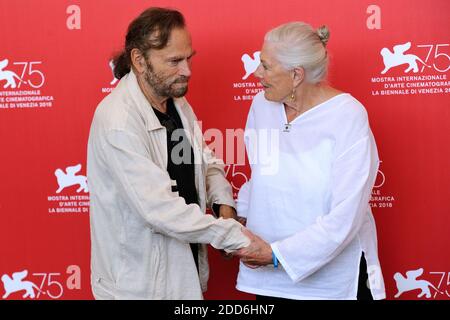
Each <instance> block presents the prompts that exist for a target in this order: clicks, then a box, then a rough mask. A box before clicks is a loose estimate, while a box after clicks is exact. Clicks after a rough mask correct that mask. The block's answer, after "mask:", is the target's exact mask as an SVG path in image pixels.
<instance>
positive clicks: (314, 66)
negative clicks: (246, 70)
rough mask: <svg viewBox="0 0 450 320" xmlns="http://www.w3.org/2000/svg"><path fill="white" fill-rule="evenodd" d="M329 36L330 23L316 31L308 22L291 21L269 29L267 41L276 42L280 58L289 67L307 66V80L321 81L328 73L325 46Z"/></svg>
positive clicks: (311, 81)
mask: <svg viewBox="0 0 450 320" xmlns="http://www.w3.org/2000/svg"><path fill="white" fill-rule="evenodd" d="M329 37H330V32H329V31H328V28H327V27H326V26H322V27H320V28H319V29H317V30H314V29H313V28H312V27H311V26H310V25H309V24H307V23H304V22H290V23H286V24H283V25H281V26H278V27H276V28H274V29H272V30H270V31H269V32H267V34H266V36H265V38H264V40H265V41H266V42H270V43H272V44H275V52H276V53H275V55H276V58H277V60H278V61H279V62H280V63H281V65H282V66H283V67H284V68H285V69H287V70H292V69H294V68H296V67H303V69H304V70H305V80H306V81H307V82H309V83H319V82H322V81H324V80H325V79H326V76H327V71H328V54H327V50H326V48H325V46H326V44H327V42H328V38H329Z"/></svg>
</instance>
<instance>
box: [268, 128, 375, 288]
mask: <svg viewBox="0 0 450 320" xmlns="http://www.w3.org/2000/svg"><path fill="white" fill-rule="evenodd" d="M377 169H378V155H377V152H376V146H375V142H374V140H373V137H372V135H371V134H368V135H366V136H364V137H362V138H360V139H359V140H358V141H357V142H355V143H354V144H353V145H352V146H351V147H349V148H348V149H347V150H346V151H345V152H343V154H341V155H340V156H339V157H338V158H337V159H336V160H335V161H334V163H333V168H332V178H331V179H332V185H331V193H332V194H331V206H330V211H329V212H328V213H327V214H325V215H322V216H319V217H318V218H317V220H316V222H315V223H314V224H312V225H311V226H309V227H307V228H306V229H304V230H302V231H299V232H297V233H295V234H294V235H292V236H291V237H288V238H286V239H283V240H281V241H277V242H274V243H272V244H271V246H272V249H273V251H274V253H275V254H276V256H277V258H278V259H279V260H280V262H281V264H282V265H283V267H284V268H285V270H286V271H287V273H288V274H289V276H290V278H291V279H292V280H293V281H295V282H296V281H301V280H303V279H305V278H306V277H308V276H309V275H311V274H313V273H314V272H315V271H317V270H318V269H320V268H321V267H323V266H324V265H325V264H327V263H328V262H330V261H331V260H332V259H333V258H335V257H336V256H337V255H339V253H340V252H342V250H343V249H345V247H346V246H347V245H348V244H349V243H350V242H351V241H352V240H353V239H354V238H355V236H356V235H357V234H358V232H359V230H360V228H361V226H362V224H363V222H364V220H365V218H366V217H365V216H366V215H367V212H368V207H369V204H368V202H369V199H370V194H371V190H372V187H373V184H374V182H375V177H376V173H377Z"/></svg>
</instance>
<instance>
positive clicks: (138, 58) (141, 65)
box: [130, 48, 147, 73]
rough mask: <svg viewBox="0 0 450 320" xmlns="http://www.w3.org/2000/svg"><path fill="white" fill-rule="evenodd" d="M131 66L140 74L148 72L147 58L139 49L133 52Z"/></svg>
mask: <svg viewBox="0 0 450 320" xmlns="http://www.w3.org/2000/svg"><path fill="white" fill-rule="evenodd" d="M130 55H131V64H132V65H133V67H134V69H135V70H136V71H137V72H138V73H144V72H145V71H146V70H147V64H146V63H145V57H144V55H143V54H142V51H141V50H139V49H138V48H134V49H132V50H131V53H130Z"/></svg>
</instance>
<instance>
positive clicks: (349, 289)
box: [236, 22, 386, 299]
mask: <svg viewBox="0 0 450 320" xmlns="http://www.w3.org/2000/svg"><path fill="white" fill-rule="evenodd" d="M328 38H329V31H328V29H327V28H326V27H321V28H319V29H318V30H314V29H313V28H312V27H311V26H310V25H308V24H305V23H302V22H292V23H287V24H284V25H281V26H279V27H277V28H275V29H273V30H271V31H269V32H268V33H267V34H266V36H265V39H264V40H265V41H264V44H263V47H262V50H261V56H260V57H261V64H260V65H259V67H258V69H257V70H256V72H255V75H256V77H258V78H259V79H260V81H261V84H262V85H263V87H264V91H263V92H260V93H259V94H257V95H256V96H255V98H254V100H253V103H252V106H251V108H250V111H249V115H248V119H247V124H246V130H245V143H246V147H247V153H248V156H249V160H250V165H251V170H252V173H251V179H250V180H249V181H248V182H247V183H246V184H244V185H243V186H242V187H241V190H240V191H239V196H238V215H239V216H240V217H243V218H246V219H247V220H246V226H247V228H248V230H250V231H251V232H248V231H246V234H247V235H248V236H249V237H251V240H252V244H251V245H250V246H249V247H247V248H243V249H241V250H239V251H238V252H237V255H238V256H239V257H240V258H241V264H240V268H239V275H238V279H237V286H236V288H237V289H238V290H240V291H244V292H248V293H253V294H256V295H257V299H264V298H268V297H269V298H274V297H275V298H284V299H357V298H358V296H359V293H358V279H359V278H360V274H365V273H366V272H367V273H368V281H367V284H368V285H369V286H370V291H369V290H367V287H366V286H365V284H364V285H363V286H360V289H361V288H364V287H365V288H366V290H367V291H368V294H369V298H373V299H384V298H385V296H386V295H385V289H384V282H383V277H382V273H381V268H380V263H379V259H378V253H377V250H378V249H377V236H376V228H375V222H374V218H373V215H372V213H371V210H370V206H369V200H370V194H371V190H372V187H373V185H374V182H375V178H376V174H377V171H378V164H379V160H378V154H377V147H376V144H375V140H374V137H373V135H372V132H371V130H370V126H369V121H368V117H367V112H366V110H365V108H364V106H363V105H362V104H361V103H360V102H359V101H358V100H356V99H355V98H354V97H352V96H351V95H350V94H349V93H345V92H341V91H339V90H337V89H335V88H333V87H331V86H330V85H329V84H327V83H326V75H327V69H328V59H329V55H328V54H327V49H326V44H327V41H328ZM274 132H275V133H276V134H274ZM274 146H275V148H274ZM264 150H266V152H263V151H264ZM267 150H269V151H268V152H267ZM268 165H269V166H270V170H267V169H268ZM366 262H367V263H366ZM363 265H364V267H362V266H363Z"/></svg>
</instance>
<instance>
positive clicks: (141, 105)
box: [123, 70, 185, 131]
mask: <svg viewBox="0 0 450 320" xmlns="http://www.w3.org/2000/svg"><path fill="white" fill-rule="evenodd" d="M123 81H124V82H125V86H126V87H127V89H128V92H129V94H130V96H131V99H132V100H133V102H134V104H135V105H136V107H137V108H138V110H139V113H140V114H142V116H143V118H144V122H145V126H146V128H147V130H148V131H153V130H158V129H163V128H164V127H163V126H162V125H161V123H160V122H159V119H158V117H157V116H156V114H155V112H154V111H153V108H152V106H151V104H150V102H149V101H148V100H147V98H146V97H145V95H144V93H143V92H142V90H141V88H140V87H139V84H138V82H137V78H136V74H135V73H134V71H133V70H131V71H130V72H129V73H128V74H127V75H126V76H125V77H124V78H123ZM174 103H175V106H176V109H177V111H178V113H179V114H180V117H181V118H182V119H183V118H184V115H182V111H181V109H182V106H183V105H184V103H185V99H184V98H174Z"/></svg>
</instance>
